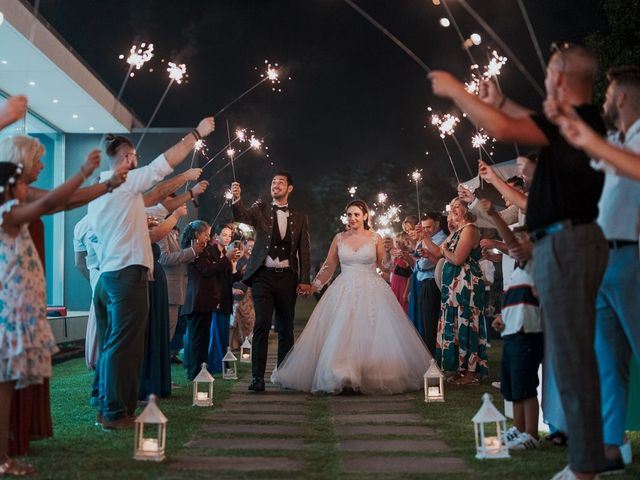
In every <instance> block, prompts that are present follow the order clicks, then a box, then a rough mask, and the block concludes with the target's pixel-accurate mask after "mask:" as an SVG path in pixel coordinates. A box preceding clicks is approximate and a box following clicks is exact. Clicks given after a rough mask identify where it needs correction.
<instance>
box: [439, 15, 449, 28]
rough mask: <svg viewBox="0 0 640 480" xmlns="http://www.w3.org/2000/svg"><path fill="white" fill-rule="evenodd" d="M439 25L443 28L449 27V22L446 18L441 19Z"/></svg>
mask: <svg viewBox="0 0 640 480" xmlns="http://www.w3.org/2000/svg"><path fill="white" fill-rule="evenodd" d="M440 25H442V26H443V27H445V28H446V27H448V26H449V25H451V22H450V21H449V19H448V18H444V17H443V18H441V19H440Z"/></svg>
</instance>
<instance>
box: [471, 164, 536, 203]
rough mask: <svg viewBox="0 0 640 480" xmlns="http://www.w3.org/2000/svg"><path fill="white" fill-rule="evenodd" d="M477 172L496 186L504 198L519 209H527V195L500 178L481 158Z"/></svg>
mask: <svg viewBox="0 0 640 480" xmlns="http://www.w3.org/2000/svg"><path fill="white" fill-rule="evenodd" d="M478 174H479V175H480V177H481V178H482V179H483V180H485V181H487V182H489V183H490V184H491V185H493V186H494V187H496V190H498V192H500V194H501V195H502V196H503V197H504V198H505V199H506V200H509V201H510V202H511V203H512V204H514V205H515V206H516V207H518V208H519V209H521V210H526V209H527V202H528V197H527V196H526V195H525V194H524V193H522V192H521V191H519V190H516V189H515V188H513V187H512V186H511V185H509V184H508V183H507V182H505V181H504V180H502V179H501V178H500V177H499V176H498V175H496V172H495V170H494V169H493V168H491V167H490V166H489V165H487V164H486V163H485V162H484V161H482V160H480V161H479V162H478Z"/></svg>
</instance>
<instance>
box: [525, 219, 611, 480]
mask: <svg viewBox="0 0 640 480" xmlns="http://www.w3.org/2000/svg"><path fill="white" fill-rule="evenodd" d="M608 255H609V247H608V245H607V242H606V241H605V239H604V236H603V235H602V231H601V230H600V227H598V226H597V225H596V224H593V223H592V224H584V225H578V226H575V227H573V228H568V229H565V230H562V231H560V232H558V233H556V234H554V235H548V236H546V237H544V238H542V239H541V240H539V241H537V242H536V243H535V244H534V246H533V257H534V270H535V271H534V277H535V284H536V288H537V289H538V294H539V298H540V303H541V306H542V310H543V312H544V313H543V315H542V318H543V322H544V335H545V343H546V353H547V354H548V355H549V356H550V360H551V365H552V367H553V371H554V373H555V376H556V381H557V384H558V390H559V392H560V400H561V402H562V408H563V410H564V413H565V416H566V419H567V429H568V432H567V433H568V435H569V438H570V440H569V464H570V465H571V469H572V470H573V471H575V472H598V471H602V470H603V469H604V466H605V460H604V446H603V439H602V417H601V409H600V383H599V380H598V365H597V363H596V356H595V351H594V337H595V321H596V297H597V294H598V287H599V286H600V282H601V281H602V277H603V274H604V271H605V267H606V265H607V257H608Z"/></svg>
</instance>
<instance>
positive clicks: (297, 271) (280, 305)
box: [231, 172, 311, 392]
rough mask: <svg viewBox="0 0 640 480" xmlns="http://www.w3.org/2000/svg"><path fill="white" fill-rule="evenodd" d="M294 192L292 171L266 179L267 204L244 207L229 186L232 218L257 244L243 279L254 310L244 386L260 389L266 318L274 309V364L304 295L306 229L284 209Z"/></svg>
mask: <svg viewBox="0 0 640 480" xmlns="http://www.w3.org/2000/svg"><path fill="white" fill-rule="evenodd" d="M292 191H293V181H292V179H291V175H290V174H289V173H286V172H280V173H276V174H275V175H274V177H273V180H272V181H271V198H272V200H273V201H272V202H271V204H267V203H264V202H257V203H255V204H254V205H253V206H251V207H250V208H246V207H245V206H244V205H243V204H242V201H241V199H240V184H239V183H237V182H234V183H233V184H232V185H231V194H232V195H233V205H232V208H233V217H234V220H235V221H236V222H241V223H246V224H247V225H251V226H253V227H254V228H255V230H256V242H255V245H254V247H253V252H252V253H251V258H250V259H249V264H248V265H247V270H246V272H245V274H244V278H243V282H245V283H246V284H248V285H250V286H251V289H252V292H253V302H254V306H255V310H256V323H255V326H254V327H253V342H252V346H251V348H252V360H251V363H252V373H253V379H252V381H251V384H250V385H249V390H251V391H254V392H262V391H264V371H265V369H266V366H267V348H268V342H269V331H270V329H271V320H272V318H273V312H274V309H275V313H276V319H277V325H278V329H277V330H278V365H280V363H281V362H282V361H283V360H284V357H285V356H286V355H287V353H288V352H289V350H291V347H293V319H294V316H295V305H296V294H297V293H298V294H302V295H308V294H309V293H310V292H311V285H310V284H309V263H310V262H309V230H308V224H307V217H306V215H303V214H302V213H300V212H298V211H296V210H294V209H290V208H289V195H290V194H291V192H292Z"/></svg>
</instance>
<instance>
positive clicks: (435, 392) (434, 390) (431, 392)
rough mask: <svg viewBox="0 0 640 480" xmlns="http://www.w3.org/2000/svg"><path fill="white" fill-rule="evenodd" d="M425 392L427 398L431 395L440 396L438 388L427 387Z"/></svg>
mask: <svg viewBox="0 0 640 480" xmlns="http://www.w3.org/2000/svg"><path fill="white" fill-rule="evenodd" d="M427 391H428V393H429V396H431V395H433V396H436V395H440V388H438V387H429V388H428V390H427Z"/></svg>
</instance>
